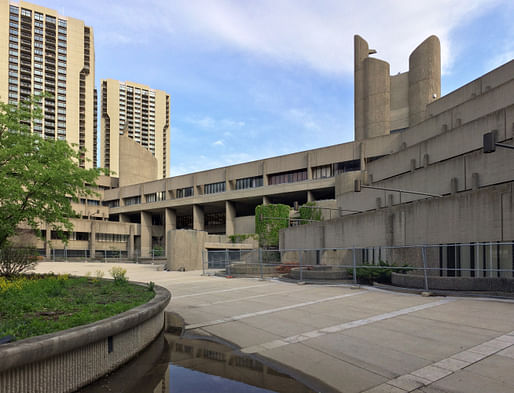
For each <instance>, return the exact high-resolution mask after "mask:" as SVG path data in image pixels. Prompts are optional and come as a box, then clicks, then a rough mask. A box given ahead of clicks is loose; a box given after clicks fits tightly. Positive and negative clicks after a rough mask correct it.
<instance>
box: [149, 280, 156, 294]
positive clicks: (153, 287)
mask: <svg viewBox="0 0 514 393" xmlns="http://www.w3.org/2000/svg"><path fill="white" fill-rule="evenodd" d="M148 290H149V291H150V292H153V291H154V290H155V283H154V282H153V281H150V282H149V283H148Z"/></svg>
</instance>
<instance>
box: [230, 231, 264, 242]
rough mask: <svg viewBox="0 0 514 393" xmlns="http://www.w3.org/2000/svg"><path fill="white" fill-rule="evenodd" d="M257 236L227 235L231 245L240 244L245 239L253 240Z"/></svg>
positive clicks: (250, 234)
mask: <svg viewBox="0 0 514 393" xmlns="http://www.w3.org/2000/svg"><path fill="white" fill-rule="evenodd" d="M256 237H257V235H256V234H255V233H238V234H235V235H229V239H230V241H231V242H232V243H242V242H244V241H245V240H246V239H250V238H252V239H255V238H256Z"/></svg>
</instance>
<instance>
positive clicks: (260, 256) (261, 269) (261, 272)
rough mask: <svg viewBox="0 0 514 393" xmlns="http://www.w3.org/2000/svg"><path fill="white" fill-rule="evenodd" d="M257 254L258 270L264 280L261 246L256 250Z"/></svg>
mask: <svg viewBox="0 0 514 393" xmlns="http://www.w3.org/2000/svg"><path fill="white" fill-rule="evenodd" d="M258 255H259V270H260V274H261V280H264V277H263V266H262V248H260V247H259V250H258Z"/></svg>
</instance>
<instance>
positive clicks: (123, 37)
mask: <svg viewBox="0 0 514 393" xmlns="http://www.w3.org/2000/svg"><path fill="white" fill-rule="evenodd" d="M39 3H40V4H41V5H44V6H47V7H49V8H54V9H57V10H58V11H59V12H60V13H61V14H63V15H67V16H72V17H76V18H79V19H83V20H84V21H85V22H86V24H87V25H90V26H92V27H93V29H94V34H95V51H96V79H97V86H98V85H99V80H100V79H101V78H113V79H119V80H122V81H123V80H129V81H134V82H139V83H143V84H147V85H149V86H150V87H152V88H155V89H161V90H165V91H167V92H168V93H169V94H170V96H171V127H172V129H171V174H172V175H178V174H183V173H189V172H193V171H198V170H203V169H209V168H214V167H219V166H225V165H230V164H235V163H240V162H245V161H250V160H256V159H260V158H266V157H270V156H274V155H280V154H286V153H291V152H295V151H300V150H306V149H311V148H315V147H321V146H327V145H331V144H336V143H342V142H347V141H350V140H352V139H353V35H354V34H359V35H361V36H362V37H363V38H365V39H366V40H367V41H368V42H369V44H370V47H371V48H374V49H377V51H378V54H377V55H376V56H377V57H378V58H381V59H384V60H386V61H388V62H390V64H391V73H392V74H396V73H397V72H404V71H407V68H408V56H409V54H410V53H411V52H412V50H413V49H414V48H415V47H416V46H417V45H418V44H419V43H421V42H422V41H423V40H424V39H425V38H426V37H428V36H430V35H431V34H435V35H437V36H439V38H440V40H441V47H442V62H443V65H442V67H443V80H442V90H443V91H442V92H443V94H445V93H448V92H450V91H452V90H453V89H455V88H457V87H459V86H461V85H462V84H464V83H467V82H469V81H471V80H472V79H474V78H477V77H478V76H480V75H481V74H483V73H485V72H487V71H489V70H491V69H493V68H494V67H497V66H499V65H501V64H503V63H505V62H507V61H509V60H511V59H512V58H513V57H514V24H513V23H512V16H513V15H514V2H512V0H504V1H502V0H490V1H488V0H484V1H477V0H430V1H424V0H416V1H412V0H374V1H373V0H370V1H342V0H259V1H257V0H168V1H165V0H146V1H144V0H124V1H118V0H112V1H108V2H106V1H97V0H74V1H72V2H70V1H69V0H68V1H66V0H41V1H40V2H39Z"/></svg>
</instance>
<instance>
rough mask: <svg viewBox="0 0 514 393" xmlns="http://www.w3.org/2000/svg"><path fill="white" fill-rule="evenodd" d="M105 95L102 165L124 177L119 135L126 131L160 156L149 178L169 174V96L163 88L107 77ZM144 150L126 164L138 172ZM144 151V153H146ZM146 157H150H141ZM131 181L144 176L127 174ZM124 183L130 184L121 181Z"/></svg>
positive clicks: (102, 119)
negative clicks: (133, 176)
mask: <svg viewBox="0 0 514 393" xmlns="http://www.w3.org/2000/svg"><path fill="white" fill-rule="evenodd" d="M101 84H102V87H101V89H102V90H101V99H102V118H101V134H102V163H101V166H102V167H104V168H108V169H110V170H111V171H113V172H114V176H116V177H118V176H119V177H120V178H122V177H123V176H122V175H121V171H122V170H123V169H124V166H123V165H121V164H120V156H121V155H122V154H124V152H123V151H122V146H121V142H120V138H121V136H120V135H122V134H123V133H125V135H126V136H127V137H129V138H131V139H132V140H134V141H135V142H137V143H138V144H140V145H141V146H142V147H144V148H145V149H146V150H148V151H149V152H151V153H152V154H153V156H154V157H155V158H156V160H157V173H156V175H154V176H153V177H152V178H150V179H147V180H155V179H162V178H164V177H166V176H168V175H169V167H170V144H169V137H170V135H169V127H170V96H169V95H168V94H166V92H164V91H162V90H155V89H151V88H149V87H148V86H144V85H140V84H137V83H133V82H119V81H116V80H113V79H104V80H102V82H101ZM141 154H143V153H142V152H141V153H139V154H137V155H136V156H133V159H132V160H131V161H130V162H126V164H128V165H131V166H132V167H133V171H132V172H137V170H140V168H141V167H144V166H145V164H144V163H139V162H138V158H139V157H140V156H141ZM143 155H144V154H143ZM141 158H142V159H143V161H148V160H147V159H145V158H143V157H141ZM125 179H127V181H128V179H130V181H131V182H132V183H136V182H141V181H142V180H141V179H137V178H136V179H134V178H132V177H125ZM122 184H127V183H126V182H122Z"/></svg>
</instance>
